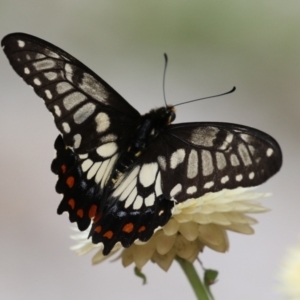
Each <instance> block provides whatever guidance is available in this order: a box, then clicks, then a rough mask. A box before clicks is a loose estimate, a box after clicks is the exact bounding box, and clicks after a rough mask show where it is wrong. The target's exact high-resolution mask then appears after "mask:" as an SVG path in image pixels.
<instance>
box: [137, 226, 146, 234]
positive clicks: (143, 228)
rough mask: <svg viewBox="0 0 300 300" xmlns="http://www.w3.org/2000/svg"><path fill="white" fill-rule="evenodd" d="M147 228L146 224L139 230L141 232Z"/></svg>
mask: <svg viewBox="0 0 300 300" xmlns="http://www.w3.org/2000/svg"><path fill="white" fill-rule="evenodd" d="M145 230H146V227H145V226H141V227H140V228H139V230H138V232H139V233H141V232H143V231H145Z"/></svg>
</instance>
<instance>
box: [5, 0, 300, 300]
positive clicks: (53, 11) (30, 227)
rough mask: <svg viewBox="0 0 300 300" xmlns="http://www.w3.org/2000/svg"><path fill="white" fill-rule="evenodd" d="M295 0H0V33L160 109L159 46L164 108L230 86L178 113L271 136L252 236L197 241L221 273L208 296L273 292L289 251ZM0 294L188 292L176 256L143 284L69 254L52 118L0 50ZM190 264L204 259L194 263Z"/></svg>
mask: <svg viewBox="0 0 300 300" xmlns="http://www.w3.org/2000/svg"><path fill="white" fill-rule="evenodd" d="M299 17H300V2H299V1H289V0H287V1H276V0H274V1H271V0H270V1H261V0H255V1H253V0H252V1H238V0H235V1H199V0H198V1H133V0H129V1H121V0H115V1H103V0H100V1H89V0H88V1H80V0H77V1H71V0H65V1H57V0H52V1H37V0H23V1H15V0H9V1H8V0H7V1H5V0H0V36H1V37H3V36H4V35H6V34H8V33H12V32H16V31H21V32H26V33H30V34H33V35H36V36H38V37H40V38H43V39H45V40H47V41H50V42H51V43H53V44H55V45H58V46H59V47H61V48H63V49H65V50H66V51H67V52H69V53H71V54H72V55H74V56H75V57H77V58H78V59H79V60H81V61H82V62H83V63H85V64H86V65H88V66H89V67H90V68H91V69H93V70H94V71H95V72H96V73H97V74H99V75H100V76H101V77H102V78H104V80H106V81H107V82H108V83H109V84H110V85H111V86H113V87H114V88H115V89H116V90H117V91H118V92H119V93H120V94H121V95H122V96H123V97H124V98H125V99H127V100H128V101H129V102H130V103H131V104H132V105H133V106H134V107H136V108H137V109H138V110H139V111H140V112H141V113H145V112H147V111H148V110H149V109H151V108H153V107H159V106H162V105H163V97H162V95H163V94H162V75H163V64H164V63H163V53H164V52H167V53H168V55H169V68H168V71H167V79H166V94H167V100H168V102H169V103H171V104H176V103H179V102H182V101H187V100H191V99H194V98H199V97H204V96H209V95H214V94H217V93H222V92H225V91H227V90H230V89H231V88H232V86H234V85H235V86H236V87H237V91H236V92H235V93H233V94H231V95H230V96H225V97H221V98H216V99H210V100H205V101H200V102H196V103H192V104H188V105H183V106H179V107H178V110H177V122H187V121H226V122H232V123H240V124H244V125H248V126H252V127H256V128H258V129H261V130H263V131H265V132H267V133H269V134H271V135H272V136H274V137H275V138H276V139H277V140H278V142H279V143H280V145H281V147H282V150H283V155H284V164H283V168H282V170H281V171H280V173H279V174H277V175H276V176H275V177H274V178H272V179H271V180H270V181H268V182H267V183H266V184H264V185H263V186H261V187H260V188H259V191H270V192H272V193H273V196H272V197H270V198H269V199H268V200H265V201H264V204H265V205H266V206H268V207H269V208H271V210H272V211H271V212H269V213H266V214H261V215H257V216H254V217H257V219H258V220H259V224H258V225H255V231H256V233H255V235H252V236H245V235H239V234H236V233H231V234H229V239H230V249H229V252H228V253H225V254H220V253H217V252H214V251H212V250H210V249H205V251H204V253H203V254H202V255H201V259H202V261H203V263H204V264H205V266H206V267H209V268H214V269H217V270H219V272H220V275H219V280H218V282H217V283H216V284H215V285H214V286H213V287H212V291H213V293H214V295H215V298H216V300H217V299H218V300H220V299H222V300H224V299H228V300H232V299H246V300H248V299H283V297H282V296H280V295H279V294H278V293H277V292H276V288H277V287H278V282H277V280H276V276H277V274H278V272H279V268H280V263H281V260H282V257H283V255H284V254H285V251H286V248H287V247H290V246H292V245H297V243H298V244H299V234H300V218H299V215H300V197H299V190H298V187H299V185H300V181H299V168H300V158H299V148H300V139H299V137H300V134H299V132H300V122H299V118H300V100H299V97H300V36H299V29H300V18H299ZM0 79H1V80H0V91H1V94H0V95H1V97H0V101H1V106H0V137H1V150H0V151H1V155H0V191H1V198H0V239H1V248H0V249H1V250H0V251H1V252H0V295H1V296H0V297H1V299H76V300H77V299H102V300H103V299H144V300H146V299H147V300H148V299H194V295H193V291H192V290H191V288H190V286H189V283H188V282H187V280H186V278H185V275H184V274H183V273H182V271H181V269H180V268H179V266H178V265H177V264H176V262H174V264H173V265H172V267H171V268H170V270H169V272H168V273H165V272H164V271H162V270H161V269H159V268H158V267H157V266H156V265H153V264H152V263H149V264H147V265H146V267H145V268H144V269H143V271H144V272H145V273H146V274H147V276H148V284H147V285H146V286H142V282H141V280H140V279H139V278H137V277H135V276H134V275H133V267H132V266H130V267H128V268H126V269H124V268H123V267H122V266H121V263H120V262H114V263H112V262H108V261H107V262H105V263H103V264H101V265H97V266H95V267H92V266H91V262H90V258H91V256H84V257H77V256H76V255H75V254H74V253H72V252H71V251H70V250H69V247H70V246H71V245H73V241H71V240H70V239H69V235H70V234H71V231H70V223H69V221H68V216H67V215H66V214H65V215H63V216H57V215H56V208H57V205H58V203H59V201H60V195H58V194H56V193H55V190H54V185H55V183H56V176H54V175H53V174H52V173H51V171H50V163H51V161H52V158H53V152H54V150H53V143H54V139H55V138H56V136H57V134H58V131H57V130H56V128H55V126H54V124H53V121H52V116H51V115H50V114H49V113H48V111H47V110H46V109H45V107H44V104H43V101H42V100H41V99H39V98H38V97H37V96H36V95H35V94H34V93H33V91H32V89H31V88H29V87H28V86H27V85H26V84H25V83H24V82H23V81H22V80H21V79H20V78H19V77H18V76H17V75H16V74H15V72H14V71H13V70H12V68H11V67H10V66H9V64H8V61H7V59H6V57H5V56H4V54H3V53H2V54H0ZM196 267H197V270H198V271H199V272H200V270H201V268H200V266H199V265H198V264H197V265H196Z"/></svg>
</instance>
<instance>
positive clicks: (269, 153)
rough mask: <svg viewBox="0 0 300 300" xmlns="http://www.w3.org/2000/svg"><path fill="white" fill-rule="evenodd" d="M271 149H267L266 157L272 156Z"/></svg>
mask: <svg viewBox="0 0 300 300" xmlns="http://www.w3.org/2000/svg"><path fill="white" fill-rule="evenodd" d="M273 152H274V151H273V149H272V148H269V149H268V150H267V156H268V157H270V156H271V155H272V154H273Z"/></svg>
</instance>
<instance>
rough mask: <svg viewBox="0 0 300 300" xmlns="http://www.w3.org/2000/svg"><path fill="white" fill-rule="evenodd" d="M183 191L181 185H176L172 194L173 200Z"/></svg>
mask: <svg viewBox="0 0 300 300" xmlns="http://www.w3.org/2000/svg"><path fill="white" fill-rule="evenodd" d="M181 190H182V185H181V184H180V183H178V184H176V185H175V186H174V187H173V189H172V190H171V192H170V196H171V198H172V197H174V196H176V195H177V194H178V193H180V192H181Z"/></svg>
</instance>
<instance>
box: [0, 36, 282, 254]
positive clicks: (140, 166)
mask: <svg viewBox="0 0 300 300" xmlns="http://www.w3.org/2000/svg"><path fill="white" fill-rule="evenodd" d="M1 45H2V47H3V50H4V52H5V54H6V55H7V58H8V60H9V62H10V64H11V66H12V67H13V69H14V70H15V71H16V72H17V73H18V74H19V75H20V76H21V77H22V78H23V79H24V80H25V82H26V83H27V84H29V85H30V86H32V87H33V89H34V91H35V92H36V94H37V95H38V96H40V97H41V98H43V99H44V101H45V105H46V107H47V109H48V110H49V111H50V112H51V113H52V115H53V116H54V120H55V124H56V127H57V128H58V130H59V131H60V135H59V136H58V137H57V139H56V141H55V145H54V146H55V149H56V158H55V159H54V160H53V162H52V165H51V169H52V171H53V172H54V173H55V174H57V175H58V181H57V184H56V191H57V192H58V193H60V194H62V195H63V198H62V200H61V202H60V204H59V206H58V209H57V212H58V214H62V213H63V212H68V213H69V219H70V221H71V222H76V223H77V226H78V228H79V229H80V230H86V229H87V228H88V227H89V226H90V225H91V224H92V225H91V229H90V236H91V238H92V242H93V243H95V244H96V243H102V244H103V254H104V255H107V254H109V253H110V251H111V250H112V248H113V247H114V245H115V244H116V243H121V244H122V246H123V247H129V246H130V245H131V244H132V243H133V242H134V241H135V240H140V241H147V240H149V239H150V238H151V236H152V235H153V233H154V232H155V231H156V230H157V229H158V228H160V227H162V226H163V225H165V224H166V223H167V222H168V220H169V219H170V218H171V216H172V209H173V207H174V205H176V203H181V202H183V201H186V200H187V199H190V198H199V197H201V196H203V195H204V194H206V193H209V192H217V191H220V190H222V189H235V188H237V187H252V186H256V185H259V184H261V183H263V182H265V181H266V180H267V179H269V178H270V177H271V176H272V175H274V174H275V173H276V172H277V171H278V170H279V169H280V167H281V164H282V154H281V150H280V147H279V145H278V143H277V142H276V141H275V140H274V139H273V138H272V137H271V136H269V135H268V134H266V133H264V132H261V131H259V130H257V129H254V128H251V127H247V126H242V125H237V124H229V123H218V122H202V123H200V122H197V123H181V124H172V122H173V121H174V119H175V109H174V107H173V106H171V105H166V107H161V108H158V109H153V110H151V111H150V112H149V113H146V114H144V115H141V114H140V113H139V112H138V111H137V110H136V109H135V108H133V107H132V106H131V105H130V104H129V103H128V102H127V101H126V100H125V99H123V98H122V96H120V95H119V94H118V93H117V92H116V91H115V90H114V89H113V88H112V87H110V86H109V85H108V84H107V83H106V82H105V81H104V80H103V79H101V78H100V77H99V76H98V75H96V74H95V73H94V72H93V71H92V70H90V69H89V68H88V67H86V66H85V65H84V64H83V63H81V62H80V61H78V60H77V59H76V58H74V57H73V56H71V55H70V54H68V53H67V52H65V51H63V50H62V49H60V48H58V47H56V46H54V45H52V44H50V43H49V42H46V41H44V40H42V39H39V38H37V37H34V36H31V35H28V34H24V33H13V34H9V35H7V36H6V37H4V38H3V40H2V43H1Z"/></svg>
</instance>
